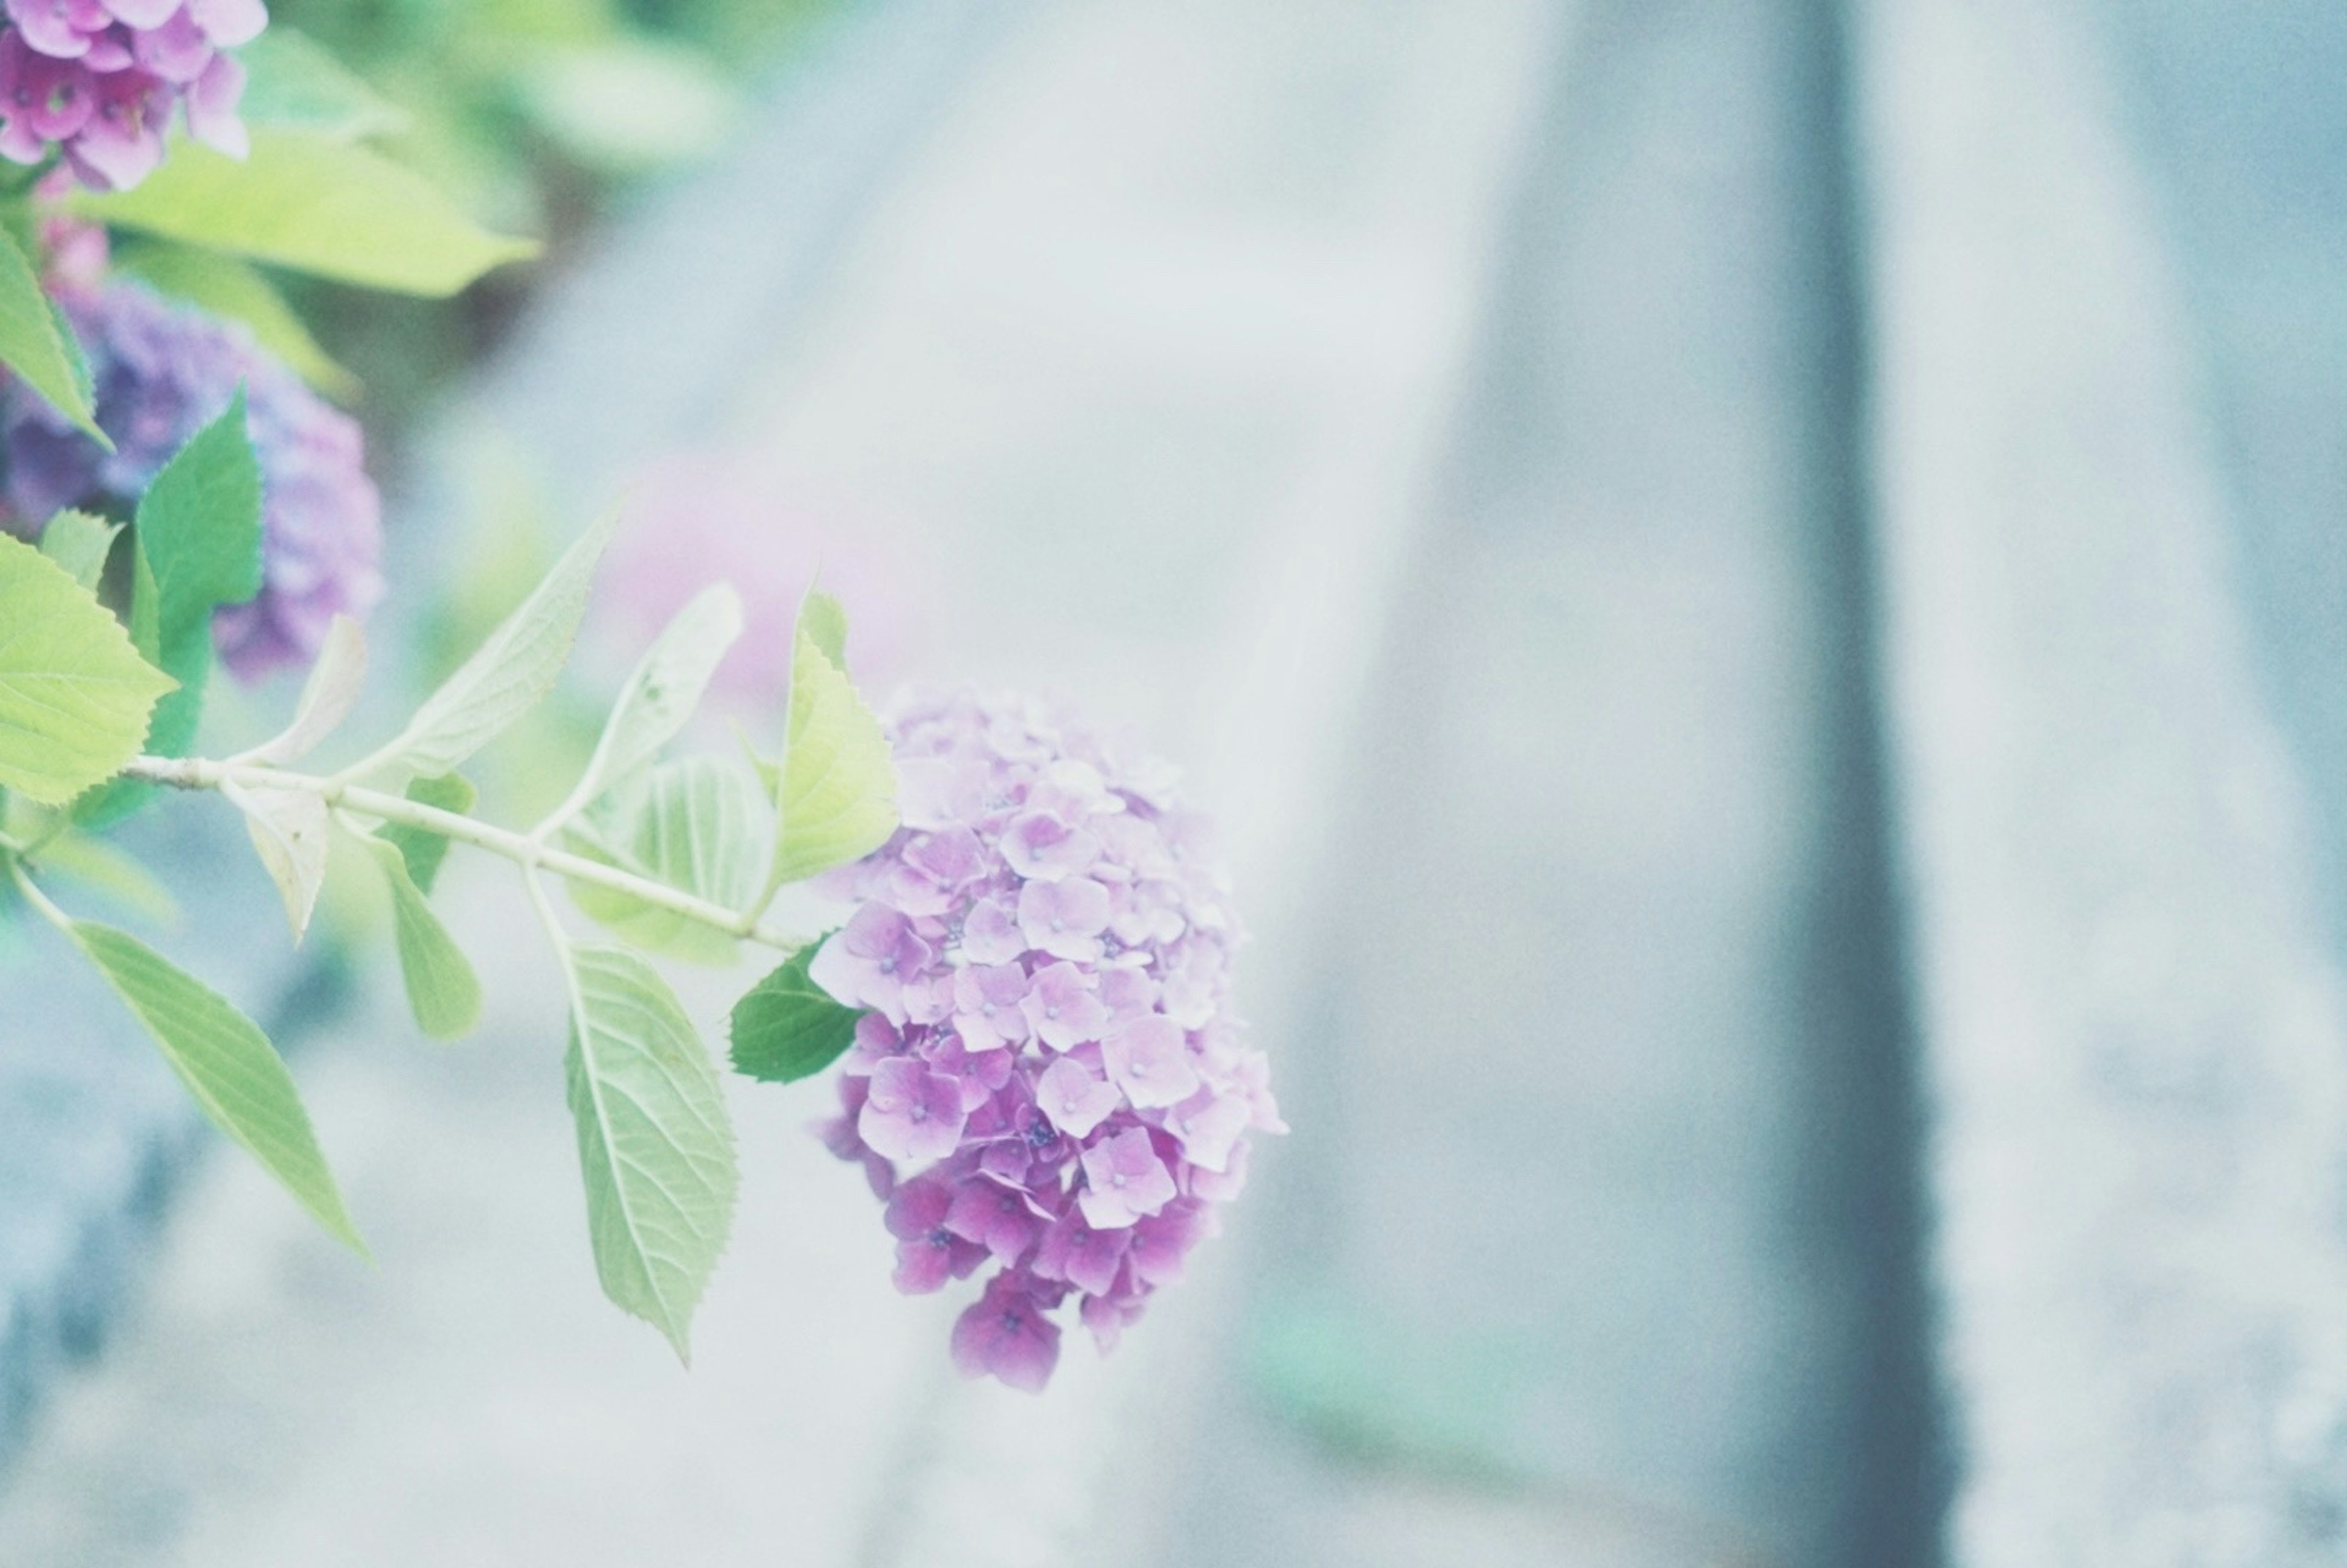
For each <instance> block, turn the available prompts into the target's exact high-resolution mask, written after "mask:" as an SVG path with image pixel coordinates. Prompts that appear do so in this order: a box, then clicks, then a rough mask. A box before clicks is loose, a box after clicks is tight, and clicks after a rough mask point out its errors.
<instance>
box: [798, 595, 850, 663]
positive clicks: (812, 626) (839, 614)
mask: <svg viewBox="0 0 2347 1568" xmlns="http://www.w3.org/2000/svg"><path fill="white" fill-rule="evenodd" d="M799 628H800V630H804V631H805V633H806V634H807V635H808V636H809V637H812V638H814V639H815V646H816V647H817V648H820V649H821V650H823V656H824V657H825V659H828V660H830V661H832V662H833V663H834V664H835V665H837V666H838V667H839V668H840V669H842V670H845V669H846V668H847V611H846V610H845V609H844V608H842V607H841V605H840V602H839V600H835V599H834V598H832V596H831V595H829V594H827V593H819V592H815V591H814V590H812V589H810V590H809V591H808V593H807V596H806V599H805V600H804V601H803V602H802V603H801V604H800V605H799Z"/></svg>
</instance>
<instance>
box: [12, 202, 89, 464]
mask: <svg viewBox="0 0 2347 1568" xmlns="http://www.w3.org/2000/svg"><path fill="white" fill-rule="evenodd" d="M0 361H5V362H6V364H7V366H8V368H9V369H11V370H13V371H15V373H16V374H17V375H18V376H20V377H22V378H23V380H24V382H25V384H26V385H27V386H29V387H31V388H32V389H33V390H34V391H35V392H37V393H39V394H40V395H41V396H42V397H43V398H45V399H46V400H47V402H48V404H49V405H50V406H51V407H52V408H55V409H56V411H57V412H58V413H60V414H62V415H65V416H66V417H67V419H70V420H72V421H73V422H74V424H75V425H78V426H79V427H80V428H81V429H82V431H83V432H84V433H86V434H87V435H88V436H90V437H91V438H92V439H93V440H95V441H97V444H98V445H99V446H103V447H105V448H106V449H107V450H108V451H109V452H111V451H112V450H114V443H113V442H111V441H109V440H108V439H107V437H106V432H104V431H103V430H100V429H99V428H98V427H97V415H96V414H95V413H93V412H92V411H91V407H90V403H91V398H90V389H89V371H88V368H87V366H86V365H84V364H82V359H81V348H80V345H79V344H77V343H75V342H74V340H73V333H72V331H71V330H70V329H69V328H67V326H66V324H65V321H64V318H63V317H62V316H61V315H59V314H58V313H57V309H56V305H55V304H53V303H52V302H50V300H49V296H48V295H47V294H46V293H44V292H42V290H41V281H40V279H39V278H37V277H36V276H35V275H34V273H33V263H32V262H31V261H28V260H27V259H26V255H25V248H24V247H23V246H22V245H21V244H19V243H17V241H16V236H15V234H13V233H11V232H9V231H8V230H7V229H6V228H5V226H0Z"/></svg>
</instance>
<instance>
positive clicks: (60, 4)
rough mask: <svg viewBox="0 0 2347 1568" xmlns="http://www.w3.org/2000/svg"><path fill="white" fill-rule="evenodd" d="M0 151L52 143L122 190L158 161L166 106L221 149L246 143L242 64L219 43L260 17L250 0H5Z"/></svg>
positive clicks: (40, 148) (108, 186)
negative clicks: (240, 108)
mask: <svg viewBox="0 0 2347 1568" xmlns="http://www.w3.org/2000/svg"><path fill="white" fill-rule="evenodd" d="M5 5H6V12H7V21H8V26H6V27H5V29H0V157H5V158H8V159H11V160H13V161H15V162H17V163H22V164H36V163H38V162H40V161H41V160H42V159H45V158H46V157H48V155H49V149H50V148H51V147H52V146H56V147H59V148H62V149H63V150H64V153H65V160H66V163H67V165H68V166H69V167H70V168H71V169H73V171H74V173H75V174H76V175H77V176H78V177H79V178H80V179H81V181H82V183H84V184H85V185H88V186H91V187H93V188H94V189H97V190H128V189H129V188H130V187H131V186H134V185H136V184H138V182H139V181H140V180H142V179H146V178H147V176H148V175H149V174H151V173H153V172H154V169H155V166H156V165H157V164H159V163H160V162H162V161H163V136H164V132H165V131H166V130H168V129H169V127H170V123H171V111H172V110H173V109H174V108H179V107H181V106H184V107H185V109H186V112H187V118H188V132H189V134H190V135H191V136H193V137H194V138H196V139H197V140H198V141H200V142H203V143H205V144H206V145H208V146H210V147H214V148H217V149H220V151H222V152H225V153H227V154H228V155H229V156H231V158H242V157H243V156H244V154H245V150H246V137H245V131H244V124H243V122H242V121H241V120H240V119H238V118H237V116H236V106H237V100H238V99H239V98H241V97H243V95H244V67H241V66H240V65H238V64H237V63H236V61H235V59H234V58H233V57H232V56H229V55H227V54H225V53H223V52H222V51H223V50H227V49H232V48H235V47H236V46H238V45H240V44H249V43H251V41H252V40H253V39H254V38H256V37H258V36H260V35H261V29H262V28H264V27H266V26H268V25H269V13H268V11H267V9H266V8H265V7H264V6H263V5H262V0H5Z"/></svg>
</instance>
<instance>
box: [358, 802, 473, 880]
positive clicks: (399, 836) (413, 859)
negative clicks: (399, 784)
mask: <svg viewBox="0 0 2347 1568" xmlns="http://www.w3.org/2000/svg"><path fill="white" fill-rule="evenodd" d="M407 798H408V799H410V800H412V801H414V802H415V804H418V805H428V806H433V807H436V809H438V810H441V811H453V812H455V813H456V815H459V816H462V815H466V813H467V812H469V811H471V810H472V809H473V803H474V802H475V801H477V800H478V799H480V792H479V791H478V790H477V789H475V788H474V787H473V781H472V780H470V779H468V778H466V776H465V775H464V774H439V775H438V776H436V777H434V778H427V779H416V780H415V781H413V782H412V783H410V784H408V786H407ZM378 836H379V837H381V838H382V839H383V841H384V843H386V844H389V845H393V846H394V847H395V848H396V849H398V851H399V857H400V858H401V859H402V860H405V862H407V877H408V880H409V881H411V882H413V883H415V887H416V890H417V891H418V892H420V893H427V894H428V893H430V892H431V891H432V885H433V884H434V883H435V882H436V881H438V880H439V878H440V863H441V862H442V861H443V860H446V858H447V857H448V841H447V840H446V838H444V837H442V836H441V835H439V834H436V833H434V832H433V831H432V830H431V829H429V828H424V827H409V826H408V825H405V823H397V822H391V823H385V824H384V826H383V829H382V832H381V833H380V834H379V835H378Z"/></svg>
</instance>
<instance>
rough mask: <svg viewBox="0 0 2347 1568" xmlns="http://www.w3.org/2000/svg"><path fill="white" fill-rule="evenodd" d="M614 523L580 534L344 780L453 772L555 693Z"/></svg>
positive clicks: (603, 523) (610, 520)
mask: <svg viewBox="0 0 2347 1568" xmlns="http://www.w3.org/2000/svg"><path fill="white" fill-rule="evenodd" d="M616 522H617V519H616V518H604V519H603V520H602V521H601V522H600V523H598V524H596V525H595V526H594V527H593V528H589V529H588V530H587V532H586V533H585V534H583V535H581V536H580V537H579V540H578V541H577V542H576V543H575V544H573V545H572V546H571V547H570V548H569V549H568V550H565V551H564V552H563V554H562V559H559V560H558V561H556V562H555V563H554V566H553V569H551V570H549V571H548V573H547V574H546V576H545V578H544V579H542V580H541V581H540V582H539V583H538V587H537V588H536V589H532V590H531V592H530V595H529V597H528V599H525V600H522V601H521V603H520V604H519V605H518V606H516V607H515V609H514V611H513V613H512V614H510V615H508V616H507V617H506V618H505V620H502V621H500V622H498V624H497V630H494V631H492V632H490V633H489V635H488V638H487V641H484V642H483V643H482V644H481V646H480V647H479V648H478V649H477V650H476V651H474V654H473V656H472V657H471V658H470V659H467V660H466V661H465V662H464V663H463V664H462V665H460V666H458V667H457V670H456V673H455V674H453V675H451V676H449V677H448V679H447V680H446V681H444V682H441V683H440V689H439V690H438V691H436V692H433V693H432V695H431V696H429V697H427V698H425V700H424V705H423V706H422V707H420V708H418V709H417V710H416V711H415V717H414V718H412V719H410V720H409V721H408V722H407V728H405V730H402V731H401V732H400V733H399V734H398V736H397V738H395V740H393V741H392V742H391V743H390V744H388V745H386V746H384V748H383V749H382V750H381V751H378V752H376V753H374V755H373V756H371V757H369V758H367V760H366V761H364V763H361V764H357V765H356V766H354V767H352V768H349V769H346V770H345V773H346V774H347V775H348V776H350V777H353V778H362V777H366V776H368V775H370V774H388V773H397V774H405V775H407V776H410V777H415V776H419V775H431V774H452V773H455V772H456V768H457V765H458V764H461V763H463V762H464V760H465V759H466V758H467V757H469V756H471V755H472V754H473V753H475V752H477V751H479V750H480V749H481V748H482V747H483V746H485V745H487V744H488V743H490V742H491V741H493V740H495V739H497V736H498V735H500V734H502V733H504V732H505V730H506V727H507V725H509V724H511V723H513V722H514V721H515V720H517V719H518V718H520V717H521V716H522V715H523V714H524V713H526V712H529V710H530V709H531V708H532V707H534V706H535V705H536V704H537V703H538V699H540V698H541V697H544V696H545V695H546V694H547V692H549V691H551V690H552V689H553V687H554V682H555V680H556V678H557V677H559V675H560V674H561V673H562V666H563V664H564V662H565V661H568V660H569V657H570V644H571V642H572V641H574V640H575V639H576V638H577V637H578V635H579V620H580V618H581V617H583V616H584V615H585V614H586V613H587V595H588V591H589V589H591V588H592V587H593V586H594V581H595V566H596V563H597V562H598V561H600V560H601V559H603V550H604V547H606V546H607V545H609V544H610V542H611V529H612V528H613V526H614V525H615V523H616Z"/></svg>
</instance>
